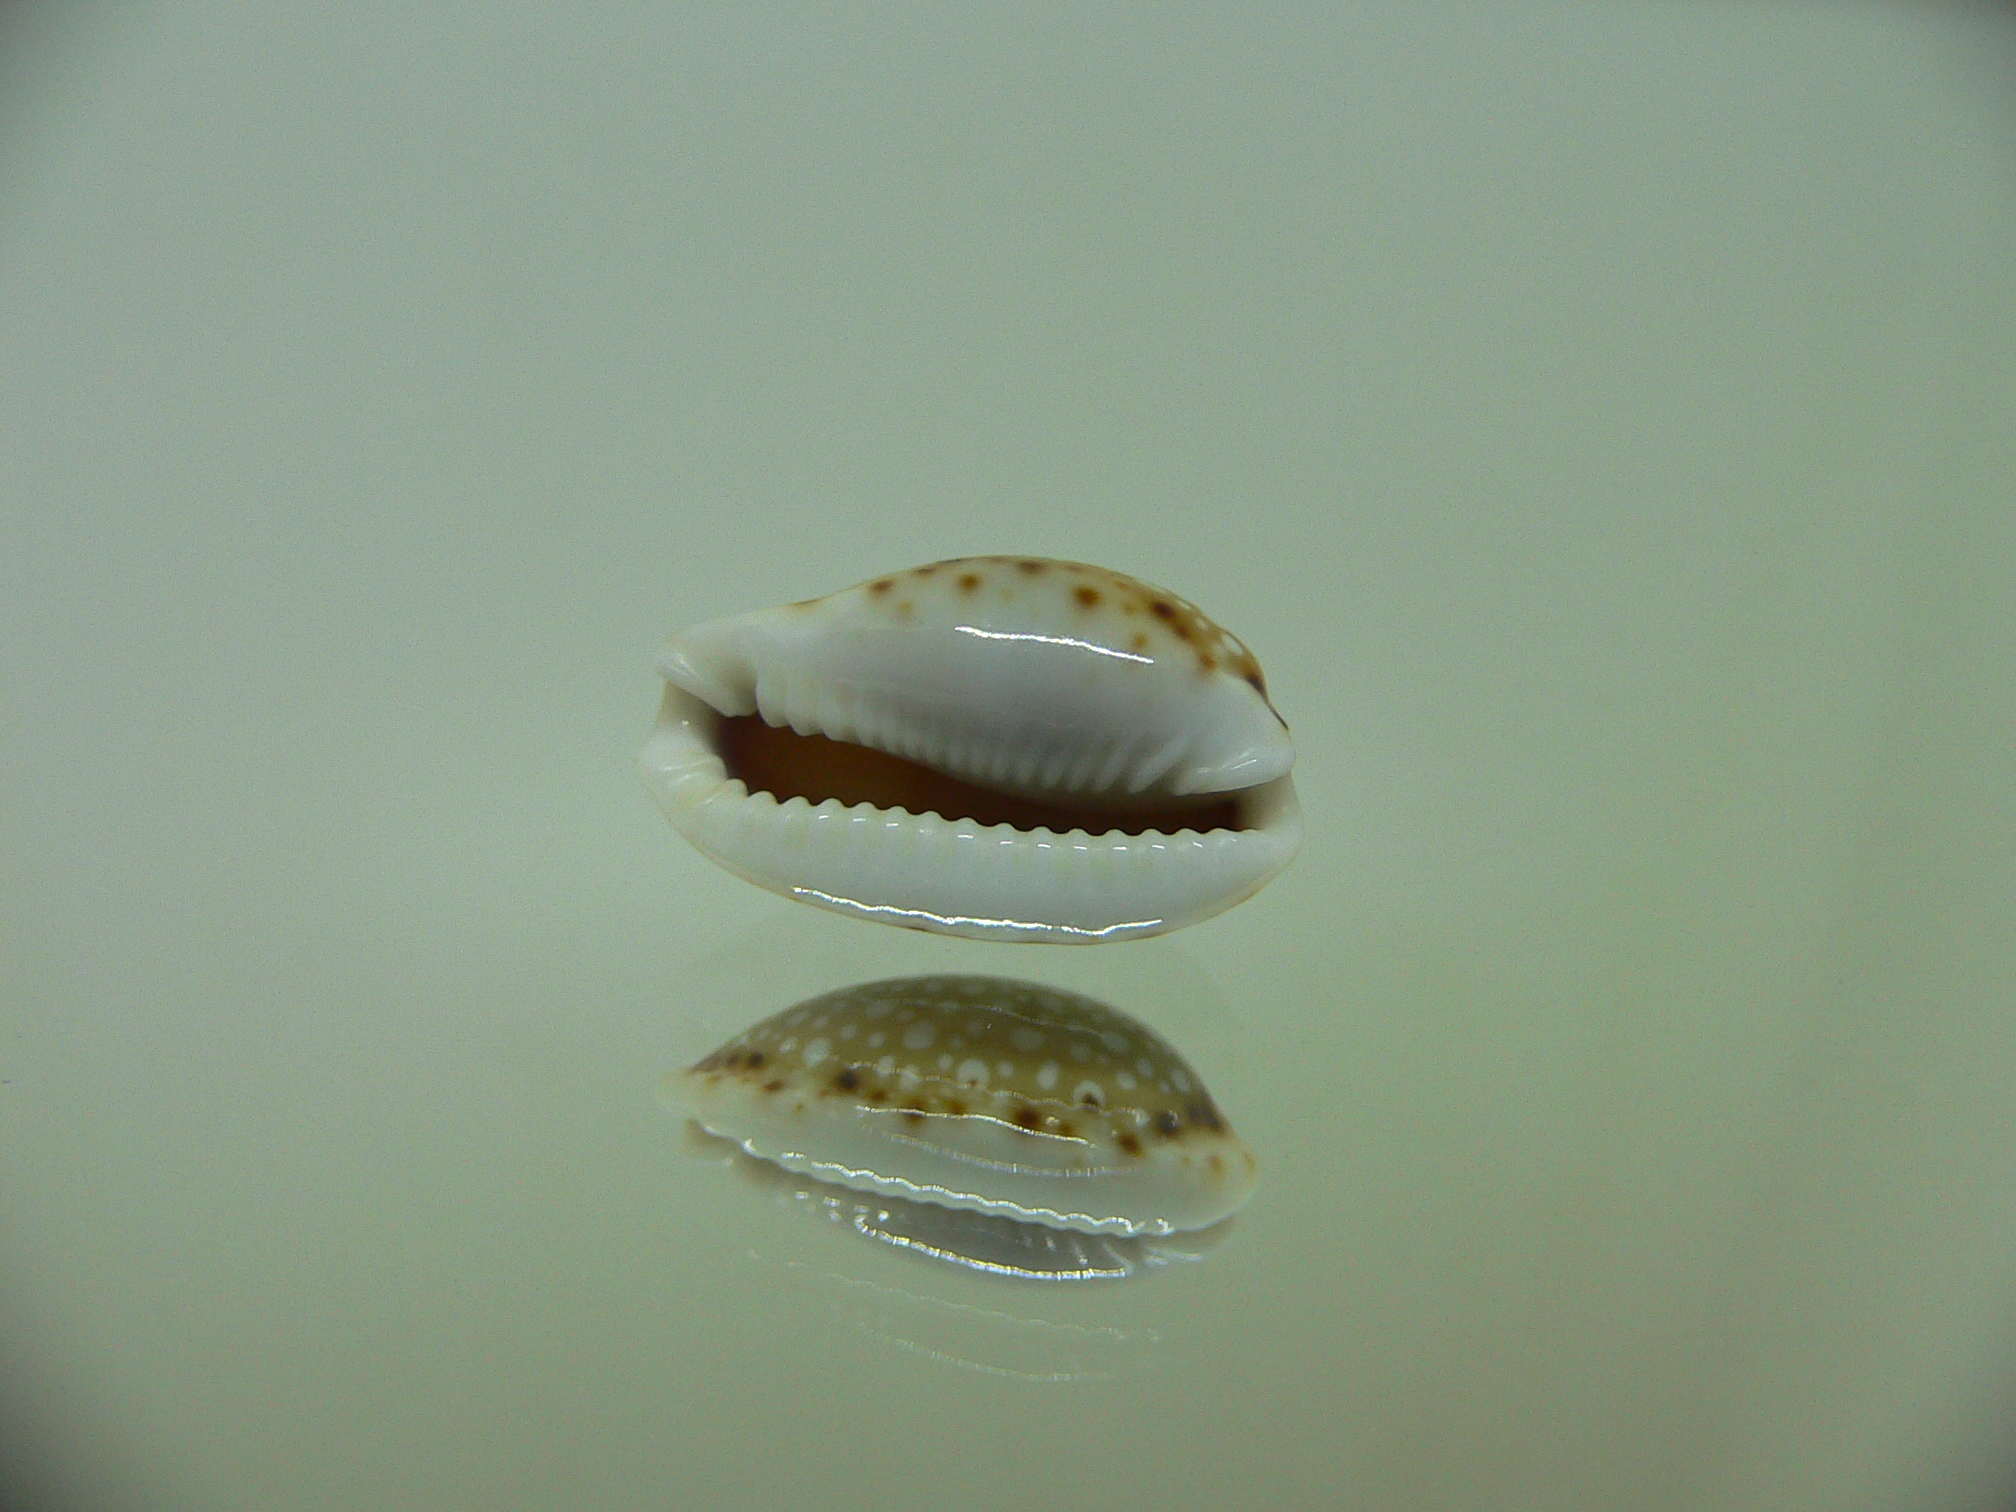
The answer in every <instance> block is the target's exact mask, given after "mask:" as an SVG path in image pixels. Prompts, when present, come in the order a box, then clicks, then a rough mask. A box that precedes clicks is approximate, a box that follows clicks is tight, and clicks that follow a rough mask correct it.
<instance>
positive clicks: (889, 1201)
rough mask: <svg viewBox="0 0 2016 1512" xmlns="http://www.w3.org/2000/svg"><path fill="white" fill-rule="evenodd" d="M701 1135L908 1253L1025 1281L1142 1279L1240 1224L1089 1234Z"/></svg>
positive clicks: (798, 1195)
mask: <svg viewBox="0 0 2016 1512" xmlns="http://www.w3.org/2000/svg"><path fill="white" fill-rule="evenodd" d="M694 1127H695V1128H696V1129H698V1126H697V1125H695V1126H694ZM699 1138H700V1139H703V1140H705V1141H707V1142H708V1143H709V1144H712V1145H713V1146H715V1147H716V1148H718V1149H720V1150H723V1151H726V1152H728V1154H729V1155H730V1156H731V1160H730V1164H731V1165H732V1167H733V1169H734V1171H735V1173H736V1174H737V1176H739V1177H740V1178H741V1179H742V1180H744V1181H746V1182H748V1183H749V1184H751V1185H753V1186H755V1187H757V1188H759V1189H761V1190H765V1191H768V1192H770V1193H771V1194H772V1195H774V1196H776V1197H778V1198H779V1199H780V1200H784V1201H788V1202H790V1203H791V1204H792V1205H793V1206H796V1207H800V1208H803V1209H805V1210H806V1211H808V1212H810V1213H813V1214H815V1215H817V1216H818V1217H820V1218H823V1219H825V1220H826V1221H828V1222H830V1223H833V1224H835V1225H837V1226H839V1227H842V1228H845V1229H847V1230H849V1231H850V1232H852V1233H856V1234H859V1235H861V1236H862V1237H863V1238H866V1239H873V1240H876V1241H878V1242H880V1243H883V1244H887V1245H890V1246H893V1247H894V1248H896V1249H899V1250H902V1251H904V1252H905V1253H907V1254H912V1255H917V1256H920V1257H922V1258H924V1259H927V1260H934V1261H938V1262H940V1263H943V1264H947V1265H954V1266H957V1267H959V1268H960V1269H963V1270H971V1271H980V1272H982V1273H984V1274H986V1275H990V1276H1006V1277H1013V1278H1015V1279H1017V1280H1024V1281H1128V1280H1134V1279H1137V1278H1140V1277H1143V1276H1150V1275H1153V1274H1155V1273H1156V1272H1158V1271H1162V1270H1167V1269H1168V1268H1169V1267H1171V1266H1174V1265H1189V1264H1194V1263H1196V1262H1197V1261H1199V1260H1203V1259H1205V1258H1207V1257H1208V1256H1209V1255H1211V1254H1212V1253H1214V1252H1215V1251H1216V1250H1217V1249H1218V1248H1219V1247H1220V1246H1221V1245H1222V1244H1223V1243H1224V1242H1225V1240H1226V1239H1227V1238H1228V1237H1229V1235H1230V1231H1231V1227H1232V1220H1231V1219H1229V1218H1228V1219H1226V1220H1225V1221H1224V1222H1222V1223H1218V1224H1214V1225H1213V1226H1212V1227H1210V1228H1208V1229H1203V1230H1201V1231H1199V1232H1196V1233H1179V1234H1166V1235H1159V1236H1158V1235H1139V1236H1136V1237H1132V1238H1128V1237H1123V1236H1120V1235H1116V1234H1081V1233H1077V1232H1075V1231H1074V1230H1071V1229H1057V1228H1046V1227H1044V1226H1043V1225H1042V1224H1039V1223H1017V1222H1016V1221H1015V1220H1014V1219H1012V1218H999V1217H996V1216H994V1215H993V1214H991V1213H975V1212H967V1211H964V1210H962V1209H958V1208H946V1207H936V1206H933V1205H932V1204H929V1203H923V1202H909V1201H906V1200H904V1199H903V1198H901V1197H878V1196H874V1195H872V1194H868V1193H862V1192H851V1191H849V1190H847V1189H846V1188H845V1187H839V1186H833V1185H831V1184H830V1183H828V1182H824V1181H815V1180H813V1179H812V1178H811V1177H809V1176H799V1175H794V1174H793V1173H792V1172H789V1171H786V1170H784V1169H782V1168H781V1167H779V1166H775V1165H772V1164H771V1163H770V1162H768V1161H766V1160H758V1159H755V1158H754V1157H753V1156H750V1155H748V1154H746V1153H744V1152H743V1151H742V1150H741V1149H740V1148H739V1147H738V1146H736V1145H734V1144H732V1143H730V1142H729V1141H727V1140H723V1139H716V1138H715V1137H714V1136H713V1135H711V1134H707V1133H706V1132H704V1131H700V1132H699Z"/></svg>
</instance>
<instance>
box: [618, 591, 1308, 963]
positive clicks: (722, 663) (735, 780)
mask: <svg viewBox="0 0 2016 1512" xmlns="http://www.w3.org/2000/svg"><path fill="white" fill-rule="evenodd" d="M658 665H659V670H660V671H661V672H662V673H663V674H664V676H665V679H666V690H665V696H664V700H663V705H662V707H661V711H660V718H659V725H658V729H657V731H656V732H655V733H654V734H653V736H652V739H651V741H650V742H649V743H648V744H647V746H646V748H645V752H644V756H643V760H642V767H643V770H644V775H645V779H646V781H647V783H648V784H649V785H650V787H651V790H652V792H653V794H654V796H655V797H656V798H657V799H658V801H659V804H660V806H661V807H662V808H663V809H664V810H665V812H666V814H667V816H668V817H669V818H670V819H671V820H672V822H673V824H674V825H675V827H677V828H678V829H679V830H680V831H681V832H682V833H683V834H685V835H686V837H687V838H688V839H689V840H691V841H692V842H693V844H694V845H695V846H696V847H698V848H699V849H700V850H701V851H702V852H703V853H704V854H706V855H708V856H709V857H711V858H712V859H714V860H716V861H718V862H719V863H721V864H722V865H724V866H726V867H727V868H728V869H729V870H731V871H734V872H736V873H738V874H739V875H741V876H743V877H745V878H747V879H748V880H750V881H753V882H756V883H758V884H759V885H761V886H765V887H768V888H770V889H772V890H773V891H777V892H781V893H784V894H786V895H787V896H791V897H795V898H798V899H800V900H802V901H807V902H813V903H817V904H821V905H823V906H826V907H830V908H836V909H838V910H840V911H842V912H850V913H854V914H856V915H857V916H859V917H864V918H877V919H884V920H887V921H890V922H896V923H903V924H907V925H911V926H913V927H917V928H925V929H932V930H936V931H939V932H943V933H952V934H964V935H971V936H977V937H981V938H993V939H1016V940H1050V941H1061V942H1070V943H1083V942H1087V941H1098V940H1107V939H1116V938H1126V937H1129V936H1133V935H1143V934H1157V933H1161V932H1163V931H1165V930H1168V929H1173V928H1177V927H1180V926H1181V925H1183V924H1187V923H1191V922H1194V921H1195V920H1197V919H1200V918H1204V917H1207V916H1209V915H1210V914H1213V913H1216V912H1218V911H1220V910H1221V909H1224V908H1227V907H1230V906H1231V905H1232V904H1234V903H1236V902H1238V901H1239V900H1240V899H1242V898H1244V897H1247V896H1249V895H1250V894H1251V893H1253V892H1254V891H1257V890H1258V889H1259V888H1260V887H1261V886H1263V885H1264V884H1265V883H1266V882H1267V881H1268V880H1269V879H1270V878H1271V877H1272V876H1274V875H1275V873H1277V872H1278V871H1280V869H1281V868H1282V867H1283V866H1285V865H1286V864H1287V862H1288V860H1289V859H1290V858H1291V857H1292V856H1293V854H1294V850H1295V847H1296V845H1297V844H1298V843H1299V840H1300V834H1301V816H1300V811H1299V809H1298V807H1297V805H1296V801H1295V795H1294V789H1293V785H1292V782H1291V780H1290V778H1289V776H1288V772H1289V769H1290V767H1291V766H1292V765H1293V761H1294V751H1293V747H1292V745H1291V744H1290V742H1289V739H1288V733H1287V727H1286V725H1285V724H1284V723H1283V722H1282V720H1281V718H1280V716H1279V715H1278V714H1277V713H1276V712H1275V711H1274V708H1273V706H1272V705H1271V704H1270V703H1269V702H1268V699H1267V696H1266V690H1265V682H1264V679H1263V678H1262V676H1261V673H1260V670H1259V667H1258V664H1257V663H1256V662H1254V660H1253V657H1252V654H1251V653H1250V652H1249V651H1248V650H1247V649H1246V648H1245V646H1244V645H1242V644H1241V643H1239V642H1238V641H1237V640H1236V639H1235V638H1233V637H1232V636H1231V635H1229V634H1228V633H1227V632H1225V631H1223V630H1221V629H1219V628H1218V627H1217V626H1216V625H1214V624H1212V623H1211V621H1209V620H1208V619H1206V618H1205V617H1204V616H1203V615H1202V614H1201V613H1200V612H1198V611H1197V610H1196V609H1195V608H1194V607H1193V606H1192V605H1190V604H1188V603H1187V602H1186V601H1184V600H1182V599H1179V598H1177V597H1176V596H1175V595H1173V594H1169V593H1166V592H1164V591H1163V590H1161V589H1157V588H1154V587H1152V586H1150V585H1148V584H1146V583H1142V582H1140V581H1138V580H1136V579H1133V578H1129V577H1125V576H1123V575H1121V574H1118V573H1113V572H1108V571H1106V570H1105V569H1102V568H1096V567H1088V566H1084V565H1082V564H1079V563H1068V562H1053V561H1046V560H1043V559H1040V558H1033V557H974V558H962V559H958V560H954V561H950V562H940V563H933V564H930V565H927V566H924V567H919V568H914V569H911V570H910V571H909V572H905V573H898V574H892V575H888V576H884V577H881V578H875V579H872V580H870V581H869V582H866V583H863V584H860V585H858V586H857V587H854V588H850V589H846V590H843V591H842V592H840V593H836V594H833V595H831V596H829V597H827V598H824V599H817V600H810V601H807V602H804V603H798V604H787V605H784V606H782V607H780V608H777V609H769V610H762V611H758V612H756V613H753V614H746V615H739V616H735V617H732V618H729V619H723V620H715V621H711V622H709V623H707V624H703V625H698V626H695V627H693V628H692V629H690V630H687V631H684V632H682V633H681V634H679V635H677V636H675V637H673V639H672V640H671V642H669V643H668V644H667V645H666V647H665V648H664V650H663V651H662V652H661V653H660V656H659V659H658ZM976 842H977V843H976Z"/></svg>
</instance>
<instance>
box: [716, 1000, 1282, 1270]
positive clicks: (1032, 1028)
mask: <svg viewBox="0 0 2016 1512" xmlns="http://www.w3.org/2000/svg"><path fill="white" fill-rule="evenodd" d="M682 1082H683V1084H684V1089H683V1090H684V1093H685V1097H686V1100H687V1102H688V1104H689V1106H690V1109H691V1111H692V1113H693V1116H694V1118H695V1119H696V1120H697V1121H698V1122H699V1123H700V1124H701V1125H702V1126H703V1127H704V1128H705V1129H707V1130H708V1132H710V1133H712V1134H715V1135H717V1136H719V1137H721V1138H724V1139H729V1140H732V1141H734V1142H735V1143H736V1144H739V1145H740V1146H742V1147H743V1148H744V1149H745V1150H747V1151H748V1152H749V1153H750V1154H751V1155H753V1156H756V1157H758V1158H759V1159H763V1160H767V1161H771V1162H773V1163H775V1164H777V1165H779V1166H781V1167H783V1168H784V1169H786V1170H790V1171H794V1172H797V1173H800V1174H802V1175H807V1176H811V1177H814V1178H816V1179H818V1180H821V1181H826V1182H831V1183H833V1184H835V1185H838V1186H843V1187H846V1188H849V1189H851V1190H855V1191H867V1192H874V1193H877V1194H879V1195H881V1196H885V1197H894V1198H901V1199H904V1200H906V1201H910V1202H919V1203H926V1204H933V1205H936V1206H940V1207H946V1208H953V1209H960V1210H966V1211H972V1212H979V1213H988V1214H993V1215H996V1216H999V1217H1005V1218H1011V1219H1014V1220H1016V1221H1018V1222H1024V1223H1037V1224H1042V1225H1045V1226H1048V1227H1051V1228H1059V1229H1070V1230H1075V1231H1078V1232H1081V1233H1088V1234H1116V1235H1138V1234H1168V1233H1174V1232H1178V1231H1185V1230H1194V1229H1202V1228H1207V1227H1209V1226H1211V1225H1213V1224H1216V1223H1218V1222H1220V1221H1221V1220H1223V1219H1224V1218H1226V1217H1227V1216H1229V1215H1230V1214H1231V1213H1233V1212H1234V1211H1236V1210H1237V1209H1238V1208H1239V1207H1240V1206H1241V1205H1242V1204H1243V1203H1244V1202H1245V1201H1246V1199H1247V1197H1248V1196H1249V1195H1250V1194H1251V1192H1252V1188H1253V1182H1254V1175H1255V1170H1256V1164H1255V1161H1254V1158H1253V1154H1252V1152H1251V1151H1250V1150H1249V1149H1248V1148H1247V1147H1246V1145H1245V1144H1244V1142H1242V1141H1241V1140H1240V1139H1239V1137H1238V1135H1236V1134H1235V1133H1234V1132H1233V1131H1232V1128H1231V1125H1230V1123H1229V1122H1228V1121H1227V1120H1226V1118H1225V1116H1224V1114H1223V1113H1222V1112H1221V1111H1220V1110H1219V1108H1218V1106H1217V1104H1216V1103H1215V1102H1214V1101H1213V1100H1212V1098H1211V1094H1210V1093H1209V1091H1208V1090H1207V1089H1206V1088H1205V1086H1204V1084H1203V1081H1202V1079H1201V1078H1200V1077H1199V1076H1198V1075H1197V1073H1196V1072H1195V1071H1194V1070H1192V1069H1191V1067H1190V1066H1189V1065H1188V1064H1187V1063H1186V1062H1185V1061H1184V1059H1183V1058H1182V1056H1181V1055H1180V1054H1179V1053H1178V1052H1177V1051H1176V1050H1175V1049H1174V1048H1173V1047H1172V1046H1170V1045H1169V1044H1168V1043H1167V1042H1166V1041H1164V1040H1162V1039H1161V1038H1160V1037H1159V1036H1157V1035H1156V1034H1154V1033H1153V1032H1152V1031H1151V1030H1149V1029H1148V1028H1146V1027H1145V1026H1144V1025H1142V1024H1140V1023H1138V1022H1136V1021H1135V1020H1133V1019H1131V1018H1129V1017H1127V1016H1126V1015H1125V1014H1122V1013H1120V1012H1119V1011H1118V1010H1116V1009H1113V1008H1111V1007H1109V1006H1107V1005H1105V1004H1102V1003H1099V1002H1096V1001H1095V1000H1093V999H1090V998H1086V997H1082V996H1080V995H1078V994H1076V993H1071V992H1066V991H1063V990H1062V989H1058V988H1051V987H1045V986H1042V985H1039V984H1035V983H1028V982H1017V981H1011V980H1007V979H1003V978H997V977H907V978H899V979H896V980H891V981H884V982H870V983H866V984H863V985H861V986H856V987H848V988H843V989H841V990H839V991H837V992H830V993H826V994H824V995H823V996H820V997H817V998H813V999H811V1000H810V1001H808V1002H805V1003H801V1004H799V1005H798V1006H797V1007H795V1008H790V1009H787V1010H785V1011H784V1012H782V1013H780V1014H777V1015H775V1016H774V1017H772V1018H769V1019H766V1020H764V1021H763V1022H762V1023H760V1024H758V1025H756V1026H755V1027H753V1028H751V1029H749V1030H747V1031H745V1032H744V1033H742V1034H740V1035H738V1036H736V1037H735V1038H734V1039H732V1040H730V1041H729V1042H728V1043H727V1044H725V1045H723V1046H722V1047H721V1048H720V1049H718V1050H716V1051H715V1052H714V1053H713V1054H711V1055H708V1056H706V1057H704V1058H703V1059H701V1060H700V1061H699V1063H698V1064H696V1065H695V1066H693V1067H692V1068H691V1069H690V1070H689V1071H687V1072H686V1073H685V1074H684V1076H683V1078H682Z"/></svg>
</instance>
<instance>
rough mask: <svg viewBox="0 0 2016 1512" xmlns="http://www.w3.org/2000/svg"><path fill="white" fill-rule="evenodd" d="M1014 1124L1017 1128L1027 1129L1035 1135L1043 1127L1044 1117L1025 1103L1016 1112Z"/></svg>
mask: <svg viewBox="0 0 2016 1512" xmlns="http://www.w3.org/2000/svg"><path fill="white" fill-rule="evenodd" d="M1014 1122H1015V1127H1016V1128H1018V1129H1026V1130H1028V1131H1029V1132H1030V1133H1031V1134H1033V1133H1035V1132H1036V1131H1037V1130H1038V1129H1040V1128H1041V1127H1042V1126H1043V1115H1042V1114H1041V1113H1038V1112H1037V1111H1036V1110H1035V1109H1034V1108H1032V1107H1030V1106H1029V1105H1028V1104H1027V1103H1024V1104H1023V1105H1022V1106H1021V1107H1019V1108H1017V1109H1016V1110H1015V1120H1014Z"/></svg>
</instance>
